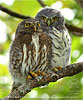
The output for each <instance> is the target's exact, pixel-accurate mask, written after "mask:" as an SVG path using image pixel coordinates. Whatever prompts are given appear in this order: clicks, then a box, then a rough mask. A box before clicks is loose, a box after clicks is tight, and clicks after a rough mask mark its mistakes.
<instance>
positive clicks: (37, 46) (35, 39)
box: [32, 35, 40, 65]
mask: <svg viewBox="0 0 83 100" xmlns="http://www.w3.org/2000/svg"><path fill="white" fill-rule="evenodd" d="M32 43H33V44H34V45H35V51H36V56H35V61H36V65H37V64H38V61H37V58H38V56H39V47H40V46H39V36H38V35H32Z"/></svg>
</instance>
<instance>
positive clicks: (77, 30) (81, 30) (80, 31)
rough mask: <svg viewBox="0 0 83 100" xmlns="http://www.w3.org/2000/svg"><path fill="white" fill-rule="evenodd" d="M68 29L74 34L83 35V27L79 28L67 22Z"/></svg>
mask: <svg viewBox="0 0 83 100" xmlns="http://www.w3.org/2000/svg"><path fill="white" fill-rule="evenodd" d="M65 25H66V27H67V29H68V30H69V31H70V32H72V34H74V35H77V36H83V28H78V27H75V26H73V25H69V24H67V23H66V24H65Z"/></svg>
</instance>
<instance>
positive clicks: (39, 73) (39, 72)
mask: <svg viewBox="0 0 83 100" xmlns="http://www.w3.org/2000/svg"><path fill="white" fill-rule="evenodd" d="M36 74H37V75H38V76H44V75H45V73H44V72H41V71H40V70H38V71H37V72H36Z"/></svg>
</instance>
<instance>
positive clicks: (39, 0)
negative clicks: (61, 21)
mask: <svg viewBox="0 0 83 100" xmlns="http://www.w3.org/2000/svg"><path fill="white" fill-rule="evenodd" d="M37 1H38V2H39V3H40V5H41V6H42V7H46V6H47V5H46V4H45V3H44V2H43V1H42V0H37Z"/></svg>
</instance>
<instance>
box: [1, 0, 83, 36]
mask: <svg viewBox="0 0 83 100" xmlns="http://www.w3.org/2000/svg"><path fill="white" fill-rule="evenodd" d="M38 1H41V0H38ZM40 4H41V3H40ZM41 5H42V6H46V5H43V2H42V4H41ZM0 10H2V11H3V12H5V13H7V14H9V15H11V16H13V17H16V18H21V19H27V18H30V16H25V15H22V14H18V13H16V12H13V11H11V10H9V9H7V8H5V7H3V6H2V5H0ZM66 27H67V28H68V30H69V31H70V32H72V34H74V35H78V36H83V29H82V28H78V27H75V26H73V25H68V24H67V23H66Z"/></svg>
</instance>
